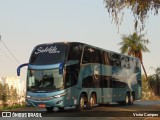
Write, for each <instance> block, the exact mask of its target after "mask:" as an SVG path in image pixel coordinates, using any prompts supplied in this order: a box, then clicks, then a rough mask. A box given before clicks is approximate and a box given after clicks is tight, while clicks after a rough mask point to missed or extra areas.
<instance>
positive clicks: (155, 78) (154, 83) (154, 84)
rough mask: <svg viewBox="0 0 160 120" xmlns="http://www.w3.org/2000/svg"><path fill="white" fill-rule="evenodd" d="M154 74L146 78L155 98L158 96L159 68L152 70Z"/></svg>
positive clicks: (159, 90)
mask: <svg viewBox="0 0 160 120" xmlns="http://www.w3.org/2000/svg"><path fill="white" fill-rule="evenodd" d="M152 68H153V69H154V71H155V74H153V75H151V76H150V77H149V78H148V83H149V87H150V88H151V90H152V92H153V93H154V94H155V95H156V96H160V68H159V67H157V68H154V67H152Z"/></svg>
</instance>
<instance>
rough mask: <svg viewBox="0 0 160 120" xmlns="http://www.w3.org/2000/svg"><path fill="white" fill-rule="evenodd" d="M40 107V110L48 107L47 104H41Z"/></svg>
mask: <svg viewBox="0 0 160 120" xmlns="http://www.w3.org/2000/svg"><path fill="white" fill-rule="evenodd" d="M38 107H40V108H45V107H46V105H45V104H39V105H38Z"/></svg>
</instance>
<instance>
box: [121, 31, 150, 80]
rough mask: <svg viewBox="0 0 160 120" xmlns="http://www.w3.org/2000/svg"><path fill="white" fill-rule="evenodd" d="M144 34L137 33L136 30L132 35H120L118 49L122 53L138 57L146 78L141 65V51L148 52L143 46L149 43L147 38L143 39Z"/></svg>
mask: <svg viewBox="0 0 160 120" xmlns="http://www.w3.org/2000/svg"><path fill="white" fill-rule="evenodd" d="M143 37H144V34H141V35H138V34H137V32H134V33H133V34H132V35H129V36H126V35H123V36H122V42H120V43H119V45H121V47H120V51H121V53H122V54H128V55H130V56H135V57H138V58H139V59H140V62H141V65H142V68H143V70H144V73H145V76H146V78H147V73H146V70H145V68H144V65H143V60H142V52H149V49H148V48H147V47H146V46H145V45H146V44H148V43H149V40H148V39H144V38H143Z"/></svg>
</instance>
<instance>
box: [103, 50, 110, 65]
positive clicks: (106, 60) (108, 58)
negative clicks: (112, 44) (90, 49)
mask: <svg viewBox="0 0 160 120" xmlns="http://www.w3.org/2000/svg"><path fill="white" fill-rule="evenodd" d="M103 58H104V61H103V63H104V64H105V65H110V57H109V53H108V52H103Z"/></svg>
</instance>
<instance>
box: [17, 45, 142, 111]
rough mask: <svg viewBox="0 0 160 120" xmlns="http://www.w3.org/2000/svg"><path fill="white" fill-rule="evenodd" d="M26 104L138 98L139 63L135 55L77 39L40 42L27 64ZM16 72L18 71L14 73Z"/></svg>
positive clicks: (81, 103) (50, 107)
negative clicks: (75, 40)
mask: <svg viewBox="0 0 160 120" xmlns="http://www.w3.org/2000/svg"><path fill="white" fill-rule="evenodd" d="M24 65H27V66H28V72H27V92H26V101H27V105H28V106H35V107H45V108H46V109H47V111H51V110H53V108H54V107H58V108H59V109H60V110H63V109H64V108H65V107H67V106H76V108H77V109H79V110H83V108H84V106H85V105H86V107H88V108H92V107H94V106H95V104H105V103H109V102H117V103H119V104H133V102H134V101H135V100H138V99H141V89H142V87H141V65H140V61H139V59H138V58H135V57H130V56H126V55H123V54H119V53H116V52H112V51H108V50H104V49H101V48H98V47H94V46H91V45H87V44H84V43H78V42H68V43H64V42H59V43H50V44H41V45H38V46H36V47H35V48H34V50H33V51H32V54H31V56H30V60H29V63H28V64H23V65H20V67H19V68H18V69H17V71H18V72H20V68H21V67H23V66H24ZM18 74H19V73H18Z"/></svg>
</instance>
